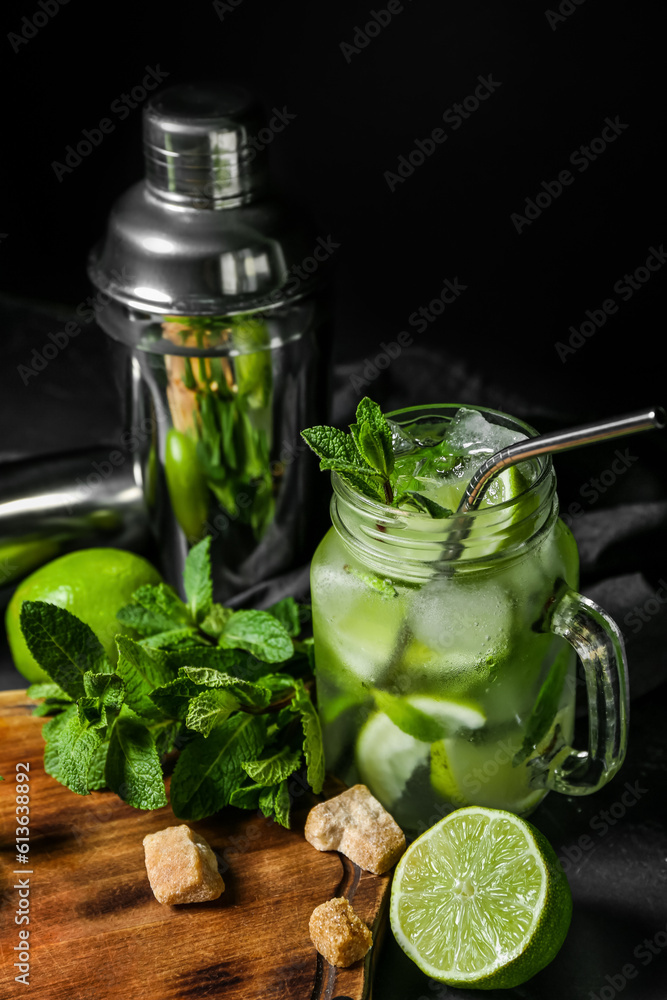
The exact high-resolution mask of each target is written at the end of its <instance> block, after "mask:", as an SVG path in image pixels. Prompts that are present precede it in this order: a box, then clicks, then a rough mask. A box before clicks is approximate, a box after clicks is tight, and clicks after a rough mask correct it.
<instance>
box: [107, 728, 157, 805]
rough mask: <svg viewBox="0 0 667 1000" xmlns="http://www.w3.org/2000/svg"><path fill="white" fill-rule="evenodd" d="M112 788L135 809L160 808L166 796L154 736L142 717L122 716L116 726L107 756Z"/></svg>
mask: <svg viewBox="0 0 667 1000" xmlns="http://www.w3.org/2000/svg"><path fill="white" fill-rule="evenodd" d="M105 777H106V782H107V784H108V786H109V788H112V789H113V791H114V792H115V793H116V794H117V795H118V796H119V797H120V798H121V799H123V801H124V802H127V804H128V805H131V806H134V808H135V809H159V808H160V807H161V806H166V804H167V796H166V794H165V790H164V779H163V777H162V768H161V767H160V759H159V757H158V754H157V750H156V748H155V739H154V738H153V736H152V734H151V733H150V732H149V730H148V729H147V727H146V726H145V725H144V723H143V722H142V721H141V719H138V718H133V717H132V716H120V717H119V718H118V719H117V720H116V722H115V725H114V727H113V730H112V732H111V737H110V739H109V750H108V752H107V757H106V767H105Z"/></svg>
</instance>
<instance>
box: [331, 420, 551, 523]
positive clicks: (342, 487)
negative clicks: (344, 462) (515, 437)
mask: <svg viewBox="0 0 667 1000" xmlns="http://www.w3.org/2000/svg"><path fill="white" fill-rule="evenodd" d="M461 409H464V410H477V411H478V412H479V413H482V414H487V413H488V414H491V415H493V416H498V417H501V418H502V420H503V421H508V423H502V426H505V427H511V429H513V430H521V431H523V432H524V433H525V434H526V435H527V437H529V438H530V437H537V436H538V434H539V431H537V430H536V429H535V428H534V427H532V426H531V424H529V423H526V421H525V420H521V419H520V418H519V417H513V416H512V415H511V414H510V413H505V412H504V411H502V410H494V409H492V408H491V407H488V406H478V405H475V404H473V403H430V404H425V405H421V406H406V407H403V408H402V409H400V410H392V411H391V412H389V413H385V417H386V418H387V419H388V420H393V421H394V422H395V423H399V424H400V423H401V421H399V420H396V419H395V418H396V417H397V416H402V415H403V414H416V413H419V412H423V413H424V414H428V413H429V412H432V411H434V410H435V411H436V412H440V411H444V410H450V411H453V412H452V416H454V413H455V412H458V410H461ZM524 461H527V462H529V463H531V464H533V463H535V465H537V466H538V467H539V472H538V474H537V475H536V476H535V479H534V480H533V481H532V482H531V483H530V485H529V486H528V487H527V488H526V489H525V490H522V491H521V493H517V495H516V496H515V497H511V498H510V499H509V500H503V501H502V503H497V504H493V505H492V506H489V507H478V508H476V509H474V510H466V511H461V512H460V513H457V517H467V518H469V517H481V516H483V515H488V514H489V513H491V512H494V511H495V512H498V511H504V510H509V509H511V508H512V507H513V506H514V505H515V504H517V503H518V501H519V500H521V499H522V498H525V497H526V495H527V494H530V493H534V492H536V491H537V490H538V489H539V488H540V486H541V485H542V484H543V483H544V481H545V480H546V479H547V478H548V477H549V476H550V475H551V474H552V473H553V461H552V459H551V455H548V454H546V455H540V456H537V457H536V458H531V459H527V460H524ZM331 481H332V485H333V488H334V491H335V492H337V493H340V494H342V495H343V496H344V497H345V499H347V500H348V501H349V500H355V502H356V501H360V502H359V506H360V507H361V508H362V509H363V510H366V511H367V512H368V513H374V514H377V515H379V516H382V517H384V518H387V517H391V516H392V515H394V516H397V517H400V518H401V519H403V518H405V517H407V518H413V519H414V518H418V519H422V520H423V518H424V514H423V513H421V512H420V511H418V510H409V509H407V508H403V507H391V506H389V504H384V503H380V502H379V501H377V500H372V499H371V497H367V496H365V495H364V494H363V493H359V492H358V491H357V490H355V489H354V488H353V487H352V486H350V485H349V484H348V483H346V482H345V481H344V480H342V479H341V478H340V476H339V475H337V473H336V472H332V473H331ZM413 523H418V522H416V521H415V522H413Z"/></svg>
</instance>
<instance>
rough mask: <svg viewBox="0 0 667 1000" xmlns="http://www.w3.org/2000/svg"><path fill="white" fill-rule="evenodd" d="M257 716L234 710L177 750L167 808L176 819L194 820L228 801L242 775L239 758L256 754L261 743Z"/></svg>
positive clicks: (260, 718) (263, 732)
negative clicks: (169, 802) (225, 719)
mask: <svg viewBox="0 0 667 1000" xmlns="http://www.w3.org/2000/svg"><path fill="white" fill-rule="evenodd" d="M265 738H266V724H265V721H264V718H263V716H261V715H246V714H245V713H241V712H238V713H236V714H235V715H232V716H231V717H230V718H229V719H227V721H226V722H223V724H222V725H221V726H218V727H217V728H216V729H214V730H213V732H212V733H211V735H210V736H208V737H204V736H202V735H201V734H200V733H197V735H196V736H195V737H194V739H193V740H192V741H191V742H190V743H188V745H187V746H186V747H185V749H184V750H183V751H182V752H181V755H180V757H179V758H178V761H177V763H176V767H175V769H174V774H173V777H172V779H171V792H170V795H171V807H172V809H173V811H174V814H175V815H176V816H177V817H178V818H179V819H189V820H198V819H203V818H204V817H205V816H210V815H212V813H215V812H217V811H218V810H219V809H222V808H223V806H226V805H228V804H229V802H230V799H231V796H232V794H233V792H234V790H235V789H236V788H238V787H239V786H240V785H241V784H242V782H243V780H244V778H245V771H244V770H243V768H242V767H241V762H242V761H248V760H252V759H254V758H255V757H257V756H258V755H259V754H260V753H261V751H262V747H263V746H264V741H265Z"/></svg>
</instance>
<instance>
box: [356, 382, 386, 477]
mask: <svg viewBox="0 0 667 1000" xmlns="http://www.w3.org/2000/svg"><path fill="white" fill-rule="evenodd" d="M356 415H357V423H356V424H350V430H351V431H352V436H353V438H354V441H355V444H356V446H357V449H358V451H359V452H360V453H361V455H362V456H363V458H364V460H365V461H366V462H367V463H368V465H370V466H371V467H372V468H373V469H375V471H376V472H379V473H380V475H381V476H382V477H383V479H387V480H388V479H389V476H390V475H391V473H392V472H393V470H394V448H393V443H392V438H391V428H390V426H389V424H388V423H387V421H386V419H385V417H384V415H383V413H382V410H381V409H380V407H379V406H378V404H377V403H374V402H373V400H372V399H369V398H368V396H364V398H363V399H362V400H361V402H360V403H359V405H358V407H357V414H356Z"/></svg>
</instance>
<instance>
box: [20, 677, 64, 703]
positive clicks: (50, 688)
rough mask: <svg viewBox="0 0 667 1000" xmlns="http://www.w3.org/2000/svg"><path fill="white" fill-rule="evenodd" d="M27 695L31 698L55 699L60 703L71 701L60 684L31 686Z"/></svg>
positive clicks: (48, 683)
mask: <svg viewBox="0 0 667 1000" xmlns="http://www.w3.org/2000/svg"><path fill="white" fill-rule="evenodd" d="M26 694H27V695H28V697H29V698H55V699H57V700H58V701H71V700H72V699H71V698H70V697H69V695H68V694H67V692H66V691H63V689H62V688H61V687H60V685H59V684H53V683H50V682H46V681H45V682H44V683H38V684H31V685H30V687H29V688H28V690H27V691H26Z"/></svg>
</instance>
